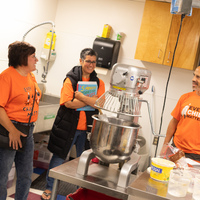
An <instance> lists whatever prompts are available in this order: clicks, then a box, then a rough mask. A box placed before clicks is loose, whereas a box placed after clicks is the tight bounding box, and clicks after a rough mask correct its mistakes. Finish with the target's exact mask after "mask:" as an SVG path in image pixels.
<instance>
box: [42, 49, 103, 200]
mask: <svg viewBox="0 0 200 200" xmlns="http://www.w3.org/2000/svg"><path fill="white" fill-rule="evenodd" d="M96 60H97V53H96V52H95V51H94V50H93V49H90V48H86V49H83V50H82V51H81V54H80V66H75V67H73V68H72V69H71V71H69V72H68V73H67V75H66V78H65V79H64V83H63V87H62V89H61V98H60V108H59V110H58V113H57V116H56V119H55V122H54V125H53V128H52V131H51V135H50V140H49V144H48V149H49V150H50V151H51V152H52V153H53V156H52V159H51V161H50V164H49V170H50V169H51V168H54V167H56V166H58V165H61V164H62V163H63V162H64V161H65V159H66V157H67V155H68V153H69V151H70V150H71V148H72V146H73V145H74V144H75V145H76V154H77V157H79V156H80V155H81V154H82V152H83V151H84V150H85V144H86V141H87V134H86V132H87V131H88V132H90V130H88V125H92V117H91V116H92V115H94V114H97V113H98V110H97V109H95V110H94V111H77V110H76V109H78V108H82V107H84V106H86V105H89V106H91V107H94V108H95V106H94V104H95V101H96V100H97V99H98V98H99V97H100V96H101V95H102V94H103V93H104V92H105V84H104V82H103V81H102V80H101V79H99V78H98V77H97V74H96V72H95V67H96ZM78 81H95V82H97V86H98V89H97V95H94V96H92V97H88V96H85V95H83V94H82V93H81V92H79V91H76V90H77V83H78ZM87 148H89V146H88V145H87V147H86V149H87ZM49 170H48V172H47V185H46V190H45V191H44V192H43V194H42V197H41V199H43V200H45V199H50V198H51V191H52V187H53V181H54V179H53V178H51V177H49V176H48V174H49Z"/></svg>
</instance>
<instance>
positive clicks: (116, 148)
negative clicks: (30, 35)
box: [90, 115, 141, 163]
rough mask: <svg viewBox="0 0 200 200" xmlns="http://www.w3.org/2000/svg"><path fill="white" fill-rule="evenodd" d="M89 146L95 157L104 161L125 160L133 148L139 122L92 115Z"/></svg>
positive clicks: (117, 161) (116, 161)
mask: <svg viewBox="0 0 200 200" xmlns="http://www.w3.org/2000/svg"><path fill="white" fill-rule="evenodd" d="M92 118H93V127H92V131H91V137H90V146H91V148H92V150H93V152H94V153H95V155H96V156H97V157H99V158H100V160H102V161H103V162H106V163H119V162H121V161H123V160H127V159H128V158H129V157H130V154H131V153H132V152H133V150H134V148H135V143H136V139H137V136H138V131H139V129H140V128H141V127H140V125H139V124H136V123H134V122H131V121H126V120H123V119H119V118H114V117H108V118H107V121H106V120H102V119H100V117H99V115H93V116H92Z"/></svg>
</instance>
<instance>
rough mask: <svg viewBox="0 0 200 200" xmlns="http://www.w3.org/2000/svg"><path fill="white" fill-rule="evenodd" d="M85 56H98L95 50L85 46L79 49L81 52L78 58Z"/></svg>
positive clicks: (83, 58)
mask: <svg viewBox="0 0 200 200" xmlns="http://www.w3.org/2000/svg"><path fill="white" fill-rule="evenodd" d="M86 56H96V57H97V56H98V54H97V52H95V51H94V50H93V49H91V48H85V49H83V50H82V51H81V54H80V58H81V59H82V60H85V58H86Z"/></svg>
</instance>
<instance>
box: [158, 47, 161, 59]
mask: <svg viewBox="0 0 200 200" xmlns="http://www.w3.org/2000/svg"><path fill="white" fill-rule="evenodd" d="M160 51H161V50H160V49H159V51H158V58H160Z"/></svg>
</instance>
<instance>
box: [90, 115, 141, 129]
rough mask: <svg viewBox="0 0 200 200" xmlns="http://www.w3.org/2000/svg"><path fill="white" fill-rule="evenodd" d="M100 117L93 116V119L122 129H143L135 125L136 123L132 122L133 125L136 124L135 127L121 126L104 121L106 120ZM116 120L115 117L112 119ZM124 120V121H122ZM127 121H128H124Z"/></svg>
mask: <svg viewBox="0 0 200 200" xmlns="http://www.w3.org/2000/svg"><path fill="white" fill-rule="evenodd" d="M98 116H99V115H92V118H93V119H95V120H96V121H100V122H103V123H105V124H109V125H114V126H118V127H122V128H128V129H140V128H142V127H141V126H140V125H139V124H137V123H135V122H131V123H132V124H134V125H135V126H126V125H120V124H114V123H111V122H107V121H104V120H100V119H99V118H98ZM108 118H111V117H108ZM112 118H114V117H112ZM121 120H122V119H121ZM124 121H126V120H124Z"/></svg>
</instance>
